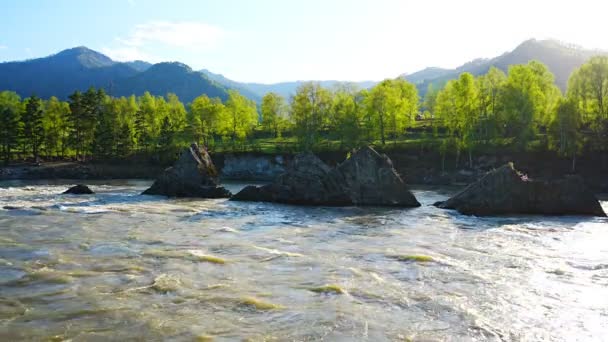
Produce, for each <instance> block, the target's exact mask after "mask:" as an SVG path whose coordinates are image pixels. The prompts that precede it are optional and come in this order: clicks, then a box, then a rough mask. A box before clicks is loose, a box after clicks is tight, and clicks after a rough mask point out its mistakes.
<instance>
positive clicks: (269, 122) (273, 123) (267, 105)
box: [261, 92, 287, 138]
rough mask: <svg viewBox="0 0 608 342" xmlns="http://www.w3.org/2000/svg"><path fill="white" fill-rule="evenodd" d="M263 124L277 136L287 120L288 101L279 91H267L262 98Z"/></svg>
mask: <svg viewBox="0 0 608 342" xmlns="http://www.w3.org/2000/svg"><path fill="white" fill-rule="evenodd" d="M261 109H262V126H263V127H264V128H265V129H266V130H268V131H271V132H272V133H273V134H274V136H275V137H276V138H278V137H279V136H280V135H281V130H282V129H283V128H284V127H285V125H286V122H287V103H286V102H285V98H283V97H282V96H281V95H279V94H277V93H273V92H270V93H267V94H266V95H264V97H263V98H262V106H261Z"/></svg>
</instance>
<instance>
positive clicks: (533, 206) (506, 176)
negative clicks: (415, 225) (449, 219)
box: [435, 163, 606, 216]
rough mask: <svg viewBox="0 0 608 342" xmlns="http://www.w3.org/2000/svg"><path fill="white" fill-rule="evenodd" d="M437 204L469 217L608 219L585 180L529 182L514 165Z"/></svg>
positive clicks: (502, 168)
mask: <svg viewBox="0 0 608 342" xmlns="http://www.w3.org/2000/svg"><path fill="white" fill-rule="evenodd" d="M435 205H436V206H437V207H439V208H444V209H456V210H458V211H459V212H460V213H463V214H466V215H478V216H492V215H508V214H539V215H590V216H606V214H605V213H604V210H603V209H602V206H601V205H600V203H599V202H598V200H597V199H596V198H595V196H594V195H593V193H591V192H590V191H589V190H588V189H587V187H586V186H585V184H584V182H583V179H582V178H580V177H577V176H569V177H566V178H564V179H560V180H557V181H537V180H531V179H528V178H527V177H526V176H525V175H523V174H521V173H520V172H518V171H517V170H515V168H514V167H513V164H512V163H509V164H506V165H503V166H501V167H500V168H498V169H496V170H493V171H490V172H488V173H487V174H486V175H485V176H484V177H482V178H481V179H480V180H478V181H477V182H475V183H473V184H471V185H469V186H468V187H467V188H465V189H464V190H463V191H461V192H460V193H458V194H457V195H455V196H454V197H452V198H450V199H448V200H447V201H445V202H438V203H435Z"/></svg>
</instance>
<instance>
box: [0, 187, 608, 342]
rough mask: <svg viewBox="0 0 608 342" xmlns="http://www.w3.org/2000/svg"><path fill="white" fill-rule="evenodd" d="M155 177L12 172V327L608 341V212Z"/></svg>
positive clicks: (172, 336) (3, 324)
mask: <svg viewBox="0 0 608 342" xmlns="http://www.w3.org/2000/svg"><path fill="white" fill-rule="evenodd" d="M39 184H42V183H39ZM148 185H149V182H142V181H112V182H109V183H106V184H101V183H98V184H97V185H93V190H95V191H96V192H97V194H96V195H91V196H88V195H87V196H83V197H77V196H62V195H57V194H58V193H60V192H61V191H63V190H65V188H66V186H65V185H62V184H55V185H48V184H46V183H45V184H44V185H37V184H34V183H20V182H13V183H1V184H0V208H1V207H3V206H10V207H11V208H12V209H10V210H8V209H0V340H2V341H13V340H45V341H46V340H57V341H61V340H71V341H90V340H94V341H95V340H98V341H106V340H115V341H125V340H146V341H148V340H150V341H154V340H177V341H192V340H199V341H206V340H215V341H241V340H251V341H267V340H271V341H273V340H276V341H292V340H294V341H302V340H305V341H307V340H327V341H361V340H363V341H410V340H411V341H501V340H502V341H543V340H544V341H602V340H608V221H607V220H606V219H600V218H582V217H561V218H551V217H506V218H476V217H467V216H463V215H459V214H457V213H454V212H451V211H444V210H440V209H436V208H434V207H432V206H430V204H431V203H433V202H435V201H437V200H440V199H444V198H446V197H447V196H448V195H449V194H450V193H451V190H447V189H443V190H442V189H435V190H432V189H422V190H417V191H415V194H416V196H417V197H418V198H419V200H420V202H421V203H422V204H423V207H421V208H415V209H385V208H312V207H295V206H285V205H275V204H264V203H237V202H229V201H227V200H167V199H165V198H162V197H153V196H140V195H138V194H139V193H140V192H141V191H142V190H143V189H145V188H146V186H148ZM231 187H232V189H233V190H235V189H238V188H239V187H240V186H239V185H238V184H234V185H232V186H231ZM603 204H604V207H605V208H606V207H607V205H608V203H606V202H604V203H603Z"/></svg>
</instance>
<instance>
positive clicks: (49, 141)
mask: <svg viewBox="0 0 608 342" xmlns="http://www.w3.org/2000/svg"><path fill="white" fill-rule="evenodd" d="M69 115H70V105H69V104H68V103H67V102H62V101H59V100H58V99H57V98H56V97H54V96H53V97H51V98H50V99H49V100H48V101H46V103H45V109H44V118H43V125H44V132H45V137H44V146H45V148H46V151H47V155H51V154H53V153H54V154H55V156H58V157H59V156H61V157H64V156H65V152H66V148H67V146H68V144H69V133H70V132H69V126H68V118H69Z"/></svg>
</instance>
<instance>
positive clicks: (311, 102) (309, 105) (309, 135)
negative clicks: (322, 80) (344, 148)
mask: <svg viewBox="0 0 608 342" xmlns="http://www.w3.org/2000/svg"><path fill="white" fill-rule="evenodd" d="M330 108H331V94H330V92H329V91H328V90H327V89H324V88H323V87H321V85H320V84H318V83H314V82H307V83H304V84H302V85H301V86H300V87H298V89H297V90H296V94H295V95H294V96H293V98H292V100H291V113H290V117H291V120H292V121H293V123H294V133H295V135H296V137H297V138H298V141H299V143H300V146H302V148H303V149H304V150H311V149H312V148H313V147H314V146H315V145H316V144H317V143H318V142H319V138H320V133H321V131H322V130H323V127H324V126H325V125H326V123H327V121H328V120H327V118H328V115H327V114H328V113H329V110H330Z"/></svg>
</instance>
